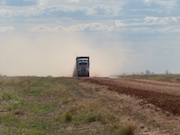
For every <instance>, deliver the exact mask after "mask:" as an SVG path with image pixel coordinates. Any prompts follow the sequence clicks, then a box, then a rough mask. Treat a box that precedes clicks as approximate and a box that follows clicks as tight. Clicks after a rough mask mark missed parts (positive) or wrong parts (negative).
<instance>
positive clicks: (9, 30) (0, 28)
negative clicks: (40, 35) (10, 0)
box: [0, 26, 15, 32]
mask: <svg viewBox="0 0 180 135" xmlns="http://www.w3.org/2000/svg"><path fill="white" fill-rule="evenodd" d="M14 29H15V28H14V27H13V26H4V27H0V32H12V31H14Z"/></svg>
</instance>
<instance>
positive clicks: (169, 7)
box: [143, 0, 177, 11]
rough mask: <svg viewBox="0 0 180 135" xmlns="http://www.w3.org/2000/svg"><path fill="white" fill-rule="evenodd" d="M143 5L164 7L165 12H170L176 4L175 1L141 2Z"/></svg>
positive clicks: (147, 0) (146, 0) (152, 0)
mask: <svg viewBox="0 0 180 135" xmlns="http://www.w3.org/2000/svg"><path fill="white" fill-rule="evenodd" d="M143 1H144V3H146V4H148V5H151V4H153V3H155V4H158V5H160V6H163V7H165V8H166V9H167V10H169V11H170V10H172V9H173V8H174V7H175V6H176V4H177V0H143Z"/></svg>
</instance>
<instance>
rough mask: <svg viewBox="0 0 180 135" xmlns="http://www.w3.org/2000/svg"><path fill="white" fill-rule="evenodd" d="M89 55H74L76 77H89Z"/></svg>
mask: <svg viewBox="0 0 180 135" xmlns="http://www.w3.org/2000/svg"><path fill="white" fill-rule="evenodd" d="M89 66H90V62H89V57H85V56H81V57H76V75H77V77H89Z"/></svg>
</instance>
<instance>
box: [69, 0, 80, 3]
mask: <svg viewBox="0 0 180 135" xmlns="http://www.w3.org/2000/svg"><path fill="white" fill-rule="evenodd" d="M68 1H69V2H76V3H78V2H80V0H68Z"/></svg>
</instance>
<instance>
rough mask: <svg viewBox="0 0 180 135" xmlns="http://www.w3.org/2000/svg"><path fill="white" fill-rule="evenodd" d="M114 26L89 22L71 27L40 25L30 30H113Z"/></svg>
mask: <svg viewBox="0 0 180 135" xmlns="http://www.w3.org/2000/svg"><path fill="white" fill-rule="evenodd" d="M112 30H113V26H108V25H105V24H102V23H87V24H77V25H72V26H69V27H65V26H56V27H50V26H46V25H39V26H36V27H34V28H32V29H31V30H30V31H34V32H77V31H84V32H85V31H112Z"/></svg>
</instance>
